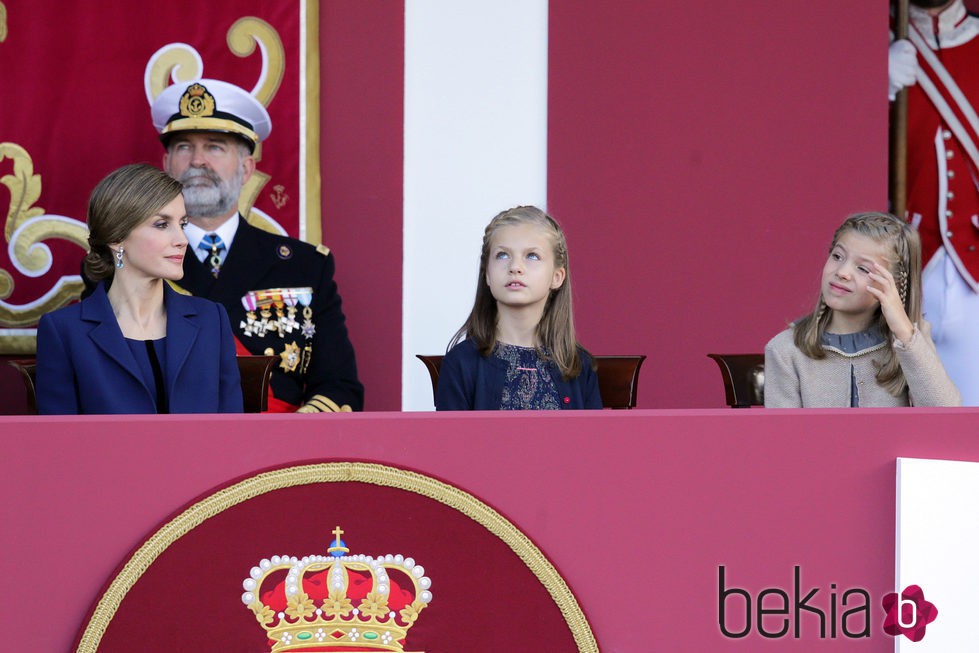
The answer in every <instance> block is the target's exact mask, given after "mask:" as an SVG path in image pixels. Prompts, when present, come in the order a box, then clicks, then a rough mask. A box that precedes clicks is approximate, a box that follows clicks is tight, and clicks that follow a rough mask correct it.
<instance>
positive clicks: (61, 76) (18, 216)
mask: <svg viewBox="0 0 979 653" xmlns="http://www.w3.org/2000/svg"><path fill="white" fill-rule="evenodd" d="M318 22H319V21H318V5H317V3H316V1H315V0H293V1H291V2H263V1H262V0H212V1H211V2H208V3H205V4H201V3H191V2H187V1H186V0H174V1H173V2H168V3H151V4H146V3H127V2H112V3H106V2H98V1H97V0H80V1H78V2H72V3H67V4H66V3H62V2H55V1H54V0H0V89H2V92H3V98H4V99H3V102H2V103H0V221H2V227H3V237H4V240H3V243H2V247H0V353H33V351H34V329H33V326H34V325H35V324H36V323H37V320H38V319H39V318H40V316H41V315H42V314H44V313H45V312H48V311H51V310H53V309H55V308H58V307H59V306H62V305H64V304H66V303H68V302H70V301H72V300H73V299H74V298H75V297H77V295H78V292H79V291H80V288H81V284H80V279H79V277H78V274H79V265H80V261H81V258H82V256H83V255H84V252H85V249H86V238H87V229H86V227H85V224H84V221H85V210H86V206H87V202H88V195H89V193H90V192H91V189H92V188H93V187H94V186H95V184H96V183H98V181H99V180H100V179H101V178H102V177H104V176H105V175H106V174H107V173H108V172H109V171H111V170H113V169H114V168H117V167H119V166H121V165H124V164H127V163H132V162H137V161H146V162H150V163H153V164H157V165H159V164H160V162H161V159H162V155H163V149H162V147H161V145H160V143H159V141H158V140H157V136H156V132H155V131H154V129H153V126H152V122H151V121H150V111H149V102H150V101H151V100H152V98H154V97H156V95H158V94H159V92H160V91H161V90H162V89H163V88H164V87H165V86H166V84H169V83H171V82H172V80H174V79H177V80H186V79H191V78H195V77H210V78H217V79H222V80H226V81H229V82H232V83H235V84H237V85H239V86H241V87H242V88H244V89H246V90H249V91H251V92H252V93H253V95H255V96H256V97H257V98H258V99H259V100H260V101H262V103H263V104H265V105H266V106H267V107H268V110H269V113H270V115H271V117H272V125H273V129H272V135H271V137H270V138H269V139H268V140H267V141H266V142H265V143H263V144H262V146H261V147H260V148H259V149H258V150H257V151H256V156H257V158H258V159H259V163H258V171H259V174H258V175H257V176H256V178H255V179H253V180H252V181H250V182H249V185H248V186H246V188H245V192H244V193H243V197H242V205H243V206H242V208H243V209H244V210H245V211H246V213H247V212H248V211H249V210H250V215H249V220H251V221H253V222H256V223H258V224H260V225H261V226H263V227H265V228H267V229H269V230H273V231H282V232H286V233H288V234H290V235H292V236H296V237H300V238H304V239H305V240H309V241H311V242H319V238H320V219H319V211H320V198H319V140H318V139H319V121H318V112H319V107H318V102H319V95H318V91H319V85H318V79H319V68H318V51H317V48H318V37H317V29H316V26H317V25H318ZM307 29H308V30H309V31H308V32H306V31H305V30H307ZM307 116H308V117H309V118H310V120H309V122H308V123H307V121H306V118H307Z"/></svg>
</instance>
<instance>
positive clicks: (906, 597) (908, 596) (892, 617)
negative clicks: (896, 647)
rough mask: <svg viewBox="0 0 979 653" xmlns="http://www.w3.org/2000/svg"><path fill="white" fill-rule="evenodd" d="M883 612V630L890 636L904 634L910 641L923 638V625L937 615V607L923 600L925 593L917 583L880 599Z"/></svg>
mask: <svg viewBox="0 0 979 653" xmlns="http://www.w3.org/2000/svg"><path fill="white" fill-rule="evenodd" d="M881 605H882V606H883V608H884V612H885V613H887V616H886V617H885V618H884V632H885V633H887V634H888V635H890V636H891V637H897V636H898V635H904V636H905V637H907V638H908V639H910V640H911V641H912V642H920V641H921V640H922V639H924V638H925V627H926V626H927V625H928V624H930V623H931V622H933V621H934V620H935V619H936V618H937V617H938V608H936V607H935V604H934V603H931V602H930V601H926V600H925V593H924V590H922V589H921V588H920V587H918V586H917V585H908V586H907V587H906V588H904V589H903V590H902V591H901V595H900V596H898V594H897V592H891V593H890V594H888V595H887V596H885V597H884V599H883V600H882V601H881Z"/></svg>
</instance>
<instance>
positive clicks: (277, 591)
mask: <svg viewBox="0 0 979 653" xmlns="http://www.w3.org/2000/svg"><path fill="white" fill-rule="evenodd" d="M343 534H344V531H342V530H341V529H340V527H339V526H337V527H336V528H335V529H334V530H333V535H334V536H335V539H334V540H333V542H332V544H331V546H330V547H329V548H328V549H327V554H328V555H325V556H323V555H311V556H306V557H304V558H296V557H294V556H292V557H290V556H272V557H271V558H267V559H263V560H262V561H261V562H259V563H258V565H257V566H255V567H252V569H251V571H250V572H249V575H248V578H246V579H245V580H244V582H243V583H242V587H244V589H245V593H244V594H242V596H241V600H242V602H243V603H244V604H245V605H246V606H247V607H248V608H249V609H250V610H251V611H252V612H253V613H254V614H255V618H256V619H257V620H258V622H259V624H261V625H262V628H264V629H265V631H266V634H267V635H268V638H269V642H270V643H271V645H272V647H271V651H272V652H273V653H278V652H279V651H303V652H304V653H308V652H312V651H330V652H333V653H336V652H338V651H371V650H377V651H403V650H404V645H405V638H406V636H407V634H408V630H409V629H410V628H411V627H412V625H414V623H415V620H416V619H417V618H418V615H419V613H420V612H421V611H422V610H423V609H424V608H425V606H427V605H428V603H429V602H430V601H431V600H432V592H431V586H432V581H431V580H430V579H429V578H428V577H427V576H425V569H424V567H422V566H421V565H418V564H415V561H414V560H413V559H411V558H406V557H405V556H403V555H400V554H399V555H391V554H387V555H383V556H377V557H371V556H365V555H349V553H350V550H349V549H348V548H347V545H346V543H344V541H343V540H341V539H340V536H341V535H343Z"/></svg>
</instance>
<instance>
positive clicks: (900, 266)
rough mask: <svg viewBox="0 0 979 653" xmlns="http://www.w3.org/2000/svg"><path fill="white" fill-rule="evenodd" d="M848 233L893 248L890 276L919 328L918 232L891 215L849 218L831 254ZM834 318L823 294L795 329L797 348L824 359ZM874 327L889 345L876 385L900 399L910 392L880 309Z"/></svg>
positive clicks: (837, 235)
mask: <svg viewBox="0 0 979 653" xmlns="http://www.w3.org/2000/svg"><path fill="white" fill-rule="evenodd" d="M848 231H852V232H854V233H858V234H860V235H861V236H866V237H867V238H870V239H872V240H874V241H875V242H878V243H886V244H888V245H889V246H890V248H891V251H890V255H889V256H888V257H887V258H888V259H889V260H890V261H891V268H890V272H891V275H893V277H894V283H895V285H896V286H897V289H898V293H899V294H900V296H901V301H902V303H903V304H904V310H905V311H906V312H907V314H908V318H909V319H910V320H911V321H912V322H913V323H915V324H919V323H920V322H921V240H920V238H919V237H918V232H917V231H915V230H914V229H913V228H912V227H911V225H909V224H908V223H906V222H905V221H903V220H900V219H898V218H896V217H894V216H893V215H891V214H890V213H856V214H854V215H851V216H850V217H848V218H847V219H846V221H845V222H844V223H843V224H842V225H840V227H839V229H837V230H836V233H834V234H833V242H832V244H831V245H830V247H829V251H830V252H832V251H833V248H834V247H836V244H837V243H838V242H839V240H840V236H842V235H843V234H844V233H846V232H848ZM832 317H833V309H831V308H830V307H829V306H827V305H826V302H825V301H824V300H823V295H822V293H820V295H819V300H818V301H817V302H816V308H815V310H814V311H813V312H812V313H810V314H809V315H807V316H805V317H804V318H802V319H800V320H799V321H798V322H797V323H796V325H795V333H794V339H795V346H796V347H798V348H799V349H800V350H801V351H802V353H804V354H805V355H806V356H808V357H809V358H814V359H820V358H825V356H826V350H825V349H823V344H822V338H823V334H824V333H826V327H827V326H828V325H829V323H830V320H831V319H832ZM873 324H874V325H875V326H876V327H877V329H878V330H879V331H880V334H881V335H882V336H883V337H884V342H886V343H887V348H886V352H885V354H884V360H883V362H882V363H881V364H880V368H879V369H878V370H877V383H878V384H879V385H880V386H881V387H883V388H884V389H885V390H887V391H888V392H889V393H890V394H892V395H893V396H895V397H899V396H901V395H902V394H903V393H904V392H906V391H907V388H908V383H907V381H906V380H905V378H904V372H903V371H901V364H900V361H898V359H897V355H896V354H895V353H894V347H893V344H892V342H893V336H892V335H891V329H890V327H888V326H887V320H886V319H884V315H883V313H882V312H881V310H880V306H879V305H878V306H877V310H876V312H875V313H874V320H873Z"/></svg>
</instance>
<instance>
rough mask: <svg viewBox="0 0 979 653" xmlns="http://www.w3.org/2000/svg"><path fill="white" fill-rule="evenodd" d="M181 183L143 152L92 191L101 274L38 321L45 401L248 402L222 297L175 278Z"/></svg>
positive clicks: (57, 410)
mask: <svg viewBox="0 0 979 653" xmlns="http://www.w3.org/2000/svg"><path fill="white" fill-rule="evenodd" d="M181 191H182V187H181V185H180V182H178V181H176V180H175V179H173V178H171V177H169V176H168V175H167V174H166V173H164V172H163V171H161V170H158V169H156V168H154V167H152V166H149V165H145V164H136V165H129V166H124V167H122V168H119V169H118V170H116V171H114V172H112V173H110V174H109V175H108V176H107V177H106V178H105V179H103V180H102V181H101V182H99V184H98V186H96V187H95V190H94V191H92V197H91V199H90V200H89V204H88V227H89V238H88V242H89V246H90V248H91V249H90V251H89V252H88V254H87V255H86V256H85V261H84V269H85V274H86V276H88V277H89V278H90V279H94V280H98V281H100V283H99V285H98V286H97V287H96V289H95V291H94V292H93V293H92V294H91V296H89V297H87V298H86V299H84V300H82V301H81V302H80V303H78V304H73V305H71V306H66V307H65V308H62V309H59V310H57V311H54V312H53V313H48V314H47V315H44V316H43V317H42V318H41V321H40V323H39V324H38V329H37V407H38V412H40V413H42V414H45V413H46V414H76V413H96V414H106V413H219V412H221V413H223V412H239V413H240V412H241V411H242V398H241V382H240V380H239V376H238V363H237V360H236V358H235V345H234V337H233V336H232V334H231V325H230V324H229V323H228V315H227V313H226V312H225V310H224V307H223V306H221V305H219V304H215V303H214V302H211V301H208V300H206V299H199V298H197V297H188V296H185V295H182V294H179V293H178V292H176V291H175V290H173V289H172V288H171V287H170V286H169V285H168V284H167V282H166V281H167V280H169V281H173V280H177V279H180V278H181V277H183V273H184V272H183V259H184V255H185V254H187V251H186V250H187V238H186V237H185V236H184V232H183V229H184V225H185V224H186V223H187V211H186V209H185V207H184V200H183V196H182V195H181ZM106 281H111V286H108V284H107V283H106Z"/></svg>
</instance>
